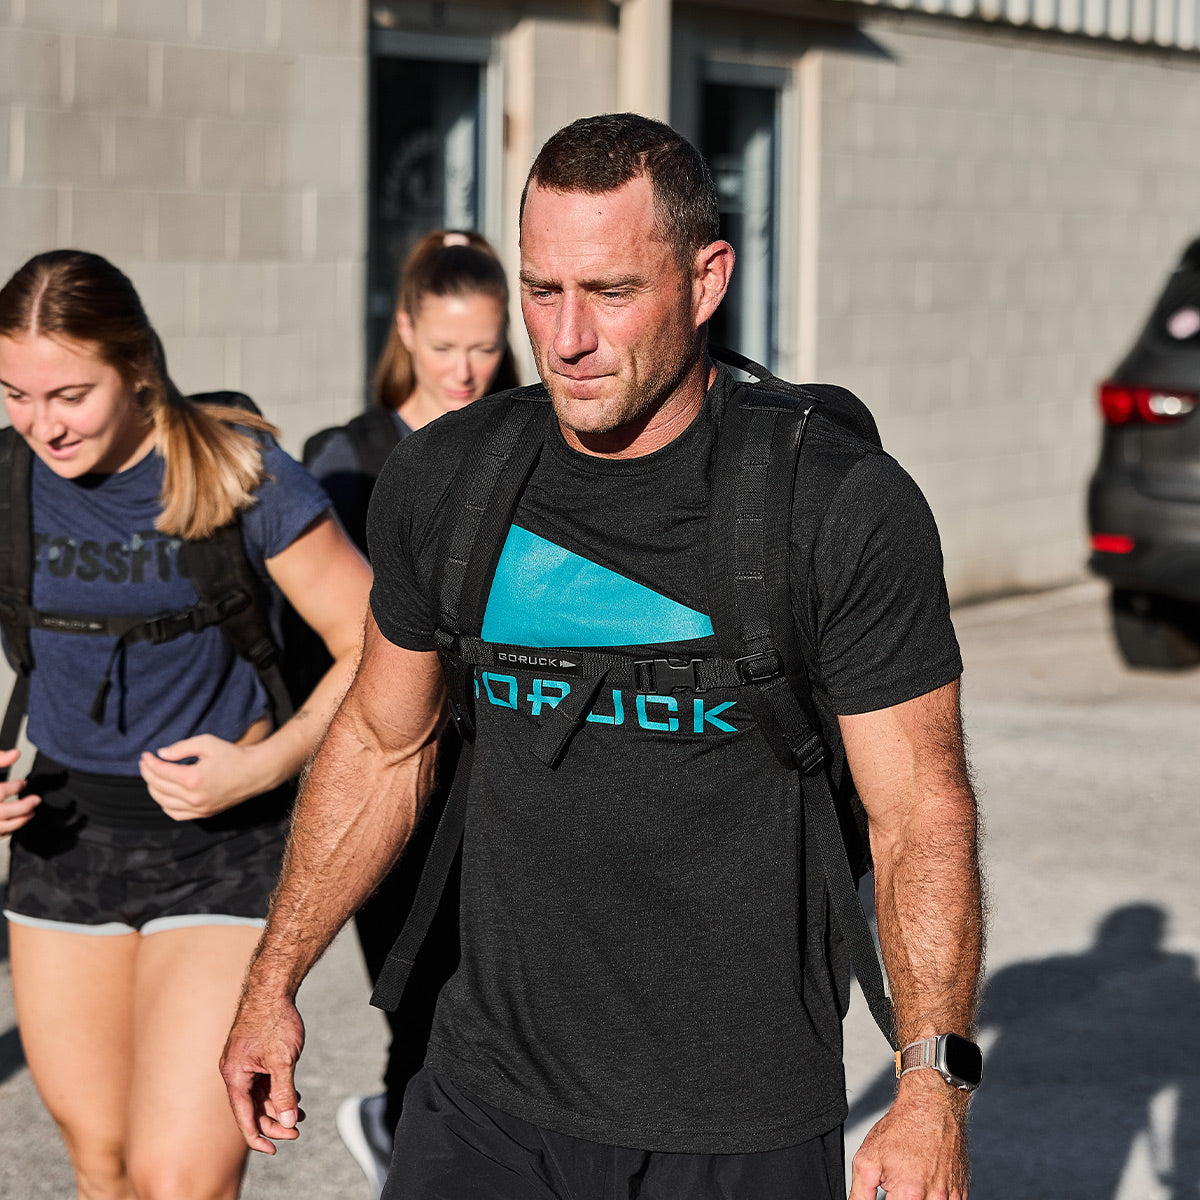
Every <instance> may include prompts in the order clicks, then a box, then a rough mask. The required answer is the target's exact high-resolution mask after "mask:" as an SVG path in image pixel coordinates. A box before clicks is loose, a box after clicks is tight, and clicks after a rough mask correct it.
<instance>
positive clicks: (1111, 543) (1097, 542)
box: [1091, 533, 1134, 554]
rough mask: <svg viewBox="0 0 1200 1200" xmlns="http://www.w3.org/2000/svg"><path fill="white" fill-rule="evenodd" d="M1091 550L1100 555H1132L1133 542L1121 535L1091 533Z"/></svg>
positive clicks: (1131, 539)
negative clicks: (1096, 551)
mask: <svg viewBox="0 0 1200 1200" xmlns="http://www.w3.org/2000/svg"><path fill="white" fill-rule="evenodd" d="M1091 541H1092V549H1093V550H1098V551H1099V552H1100V553H1101V554H1132V553H1133V547H1134V540H1133V538H1131V537H1128V536H1127V535H1126V534H1123V533H1093V534H1092V538H1091Z"/></svg>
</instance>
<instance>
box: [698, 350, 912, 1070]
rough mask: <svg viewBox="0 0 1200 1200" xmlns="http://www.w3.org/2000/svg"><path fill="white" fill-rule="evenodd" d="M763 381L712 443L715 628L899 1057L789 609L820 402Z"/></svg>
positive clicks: (728, 413)
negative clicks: (785, 772)
mask: <svg viewBox="0 0 1200 1200" xmlns="http://www.w3.org/2000/svg"><path fill="white" fill-rule="evenodd" d="M738 365H741V364H738ZM749 365H750V367H751V368H754V367H756V366H757V364H749ZM759 371H761V368H759V369H758V370H757V371H755V372H754V373H756V374H757V373H759ZM763 373H764V374H766V376H767V378H768V380H769V381H770V382H769V383H768V384H767V385H765V386H762V387H760V386H757V385H756V386H749V385H740V386H738V387H737V389H736V390H735V393H734V395H733V396H732V397H731V398H730V400H729V402H728V405H727V407H726V410H725V413H724V414H723V416H722V420H721V425H720V432H719V434H718V438H717V456H716V463H715V468H714V472H713V495H712V499H711V502H710V508H709V555H710V559H709V561H710V597H711V598H710V608H711V610H712V611H711V616H712V622H713V630H714V633H715V634H716V637H717V642H718V645H719V646H720V648H721V651H722V653H723V654H725V655H726V656H730V657H734V658H738V657H743V656H750V658H751V661H753V662H755V663H758V664H761V672H760V675H761V677H762V682H760V684H759V686H758V687H757V688H754V689H751V690H750V693H749V696H750V703H751V706H752V708H753V710H754V713H755V716H756V718H757V720H758V722H759V725H760V727H761V728H762V731H763V734H764V736H765V737H766V739H767V741H768V743H769V744H770V746H771V748H772V750H773V751H774V752H775V755H776V757H777V758H778V759H779V760H780V761H781V762H782V763H783V764H784V765H786V766H788V767H791V768H792V769H794V770H795V771H796V772H797V775H796V778H797V784H798V787H799V789H800V792H801V795H802V798H803V803H804V812H805V821H806V828H807V830H808V833H809V836H810V837H811V838H812V839H813V842H814V843H815V845H816V849H817V852H818V855H819V858H820V862H821V866H822V870H823V872H824V875H825V880H826V885H827V888H828V891H829V897H830V904H831V906H832V909H833V913H834V918H835V920H836V922H837V925H838V929H839V931H840V932H841V934H842V937H843V939H844V940H845V942H846V946H847V949H848V951H849V954H850V960H851V963H852V965H853V967H854V973H855V975H857V977H858V980H859V984H860V986H861V987H862V990H863V995H864V996H865V997H866V1000H867V1003H868V1005H869V1007H870V1009H871V1013H872V1015H873V1016H874V1017H875V1021H876V1023H877V1024H878V1025H879V1028H880V1029H881V1030H882V1032H883V1034H884V1036H885V1037H886V1038H887V1039H888V1042H889V1043H890V1044H891V1045H892V1047H893V1049H896V1048H898V1043H897V1036H896V1028H895V1014H894V1011H893V1009H892V1004H891V1001H890V999H889V998H888V995H887V991H886V988H885V985H884V981H883V974H882V971H881V969H880V963H879V955H878V952H877V951H876V948H875V941H874V937H873V936H872V933H871V929H870V926H869V925H868V923H867V919H866V914H865V913H864V912H863V909H862V905H861V904H860V902H859V899H858V890H857V887H856V884H855V879H854V875H853V872H852V871H851V866H850V861H849V858H848V857H847V851H846V844H845V839H844V836H843V832H842V826H841V822H840V819H839V816H838V811H837V806H836V804H835V801H834V797H833V791H832V788H831V785H830V781H829V776H828V772H827V770H826V756H827V752H826V747H825V741H824V738H823V736H822V734H821V727H820V721H819V718H818V716H817V712H816V708H815V705H814V703H813V699H812V689H811V684H810V681H809V678H808V672H807V669H806V667H805V664H804V657H803V654H802V652H801V649H800V639H799V636H798V634H797V631H796V625H795V618H794V616H793V612H792V606H791V584H790V549H791V520H792V499H793V496H794V492H795V480H796V471H797V467H798V463H799V459H800V449H801V446H802V444H803V440H804V434H805V430H806V429H807V427H808V422H809V419H810V417H811V415H812V412H813V409H814V406H815V405H817V404H819V403H821V401H820V400H819V399H818V398H817V397H816V396H815V395H813V394H812V393H811V392H810V391H809V390H808V389H805V388H799V387H796V386H794V385H791V386H788V387H787V390H786V391H783V390H776V389H775V388H774V387H773V386H772V385H773V384H774V382H775V380H774V377H773V376H771V375H770V374H769V372H763ZM839 390H840V389H839ZM847 395H849V393H847ZM855 399H856V398H855ZM863 408H864V411H865V406H863ZM868 415H869V414H868ZM872 427H873V422H872ZM780 666H782V667H783V670H782V672H781V671H780V670H779V668H780Z"/></svg>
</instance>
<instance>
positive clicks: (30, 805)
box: [0, 749, 42, 837]
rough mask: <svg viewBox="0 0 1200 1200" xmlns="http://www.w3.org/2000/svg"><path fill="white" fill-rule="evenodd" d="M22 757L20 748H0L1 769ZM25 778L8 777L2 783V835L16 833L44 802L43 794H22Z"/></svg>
mask: <svg viewBox="0 0 1200 1200" xmlns="http://www.w3.org/2000/svg"><path fill="white" fill-rule="evenodd" d="M20 757H21V752H20V751H19V750H16V749H14V750H0V770H4V769H5V768H7V767H11V766H12V765H13V764H14V763H15V762H16V761H17V759H18V758H20ZM24 786H25V780H24V779H8V780H6V781H5V782H4V783H0V837H5V836H6V835H8V834H10V833H15V832H16V831H17V830H18V829H20V828H21V826H22V825H24V824H26V823H27V822H28V821H29V819H30V818H31V817H32V816H33V810H34V809H35V808H37V806H38V805H39V804H41V802H42V798H41V796H22V795H21V789H22V788H23V787H24Z"/></svg>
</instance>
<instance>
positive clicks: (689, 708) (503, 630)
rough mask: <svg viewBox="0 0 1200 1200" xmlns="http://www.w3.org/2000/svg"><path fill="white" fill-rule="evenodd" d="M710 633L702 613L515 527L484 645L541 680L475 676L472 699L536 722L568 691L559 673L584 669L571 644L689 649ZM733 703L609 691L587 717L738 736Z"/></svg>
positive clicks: (491, 599)
mask: <svg viewBox="0 0 1200 1200" xmlns="http://www.w3.org/2000/svg"><path fill="white" fill-rule="evenodd" d="M712 631H713V630H712V621H711V620H709V618H708V617H707V616H705V614H704V613H701V612H697V611H696V610H695V609H692V608H688V607H687V606H686V605H683V604H680V603H678V602H677V601H675V600H671V599H670V598H669V597H667V596H663V595H660V594H659V593H658V592H655V591H654V590H653V589H651V588H648V587H645V586H644V585H642V584H640V583H635V582H634V581H633V580H632V579H627V578H625V576H623V575H620V574H618V573H617V572H616V571H612V570H610V569H609V568H607V567H603V566H600V565H599V564H598V563H595V562H592V561H591V560H590V559H587V558H584V557H582V556H581V555H578V554H575V553H573V552H571V551H569V550H564V549H563V548H562V547H561V546H557V545H555V544H554V543H553V542H550V541H547V540H546V539H545V538H541V537H538V536H537V535H536V534H533V533H530V532H529V531H528V530H526V529H522V528H521V527H520V526H519V525H513V526H512V527H511V528H510V529H509V531H508V536H507V538H506V539H505V542H504V549H503V551H502V552H501V555H500V561H499V563H498V564H497V566H496V574H495V577H494V578H493V580H492V586H491V590H490V592H489V593H488V602H487V608H486V610H485V612H484V618H483V631H482V632H483V639H484V641H487V642H492V643H499V644H500V645H499V646H498V648H497V651H496V658H497V661H498V662H499V663H504V664H508V665H511V666H512V668H513V669H514V670H520V671H521V672H522V674H524V673H525V672H527V671H531V670H532V671H536V672H538V674H537V675H536V676H535V677H534V679H533V680H532V682H531V683H529V684H528V685H524V684H522V683H521V682H520V681H519V680H518V677H517V676H516V675H515V674H508V673H506V672H503V671H498V670H489V671H480V672H477V674H476V677H475V696H476V701H477V702H486V703H488V704H492V705H495V706H496V707H498V708H507V709H512V710H514V711H517V712H524V713H527V714H528V715H529V716H531V717H540V716H542V715H543V714H544V712H545V710H546V709H547V708H554V707H556V706H557V705H558V704H560V703H561V702H562V700H563V699H564V698H565V697H566V696H568V695H569V694H570V692H571V686H572V684H571V680H570V678H562V676H563V675H566V676H571V675H576V676H577V675H578V674H579V672H580V670H581V668H580V665H579V664H578V663H577V662H575V661H574V660H573V659H571V657H570V647H572V646H580V647H582V646H594V647H595V646H645V645H655V644H662V643H667V642H684V641H691V640H694V639H699V638H705V637H711V635H712ZM550 647H554V649H552V650H551V649H549V648H550ZM543 672H544V674H543ZM735 703H736V702H735V701H733V700H725V701H721V702H716V703H714V702H712V701H709V700H706V699H704V698H703V697H700V696H690V697H689V696H685V695H648V694H644V693H641V692H634V691H629V690H627V689H621V688H607V689H602V690H601V692H600V693H599V695H598V696H597V698H596V700H595V701H594V702H593V704H592V705H591V708H590V710H589V711H588V714H587V717H586V720H587V721H589V722H591V723H593V724H597V725H614V726H622V725H630V726H636V727H637V728H640V729H644V730H648V731H652V732H656V733H678V732H681V731H685V732H690V733H693V734H714V733H737V732H738V729H737V727H736V726H735V725H733V724H731V723H730V721H729V719H728V714H729V712H730V710H731V709H733V708H734V706H735Z"/></svg>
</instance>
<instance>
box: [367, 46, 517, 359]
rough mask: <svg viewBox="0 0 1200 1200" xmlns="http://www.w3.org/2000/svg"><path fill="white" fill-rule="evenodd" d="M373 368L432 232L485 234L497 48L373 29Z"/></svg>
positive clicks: (370, 315)
mask: <svg viewBox="0 0 1200 1200" xmlns="http://www.w3.org/2000/svg"><path fill="white" fill-rule="evenodd" d="M371 50H372V55H371V83H370V89H371V90H370V220H369V231H368V247H367V364H368V370H369V371H370V370H372V369H373V368H374V364H375V361H376V360H377V358H378V357H379V352H380V350H381V349H382V348H383V344H384V341H385V339H386V338H387V333H388V328H389V326H390V324H391V320H392V313H393V309H394V304H395V294H396V283H397V281H398V279H399V275H400V267H401V266H402V265H403V263H404V259H405V256H406V255H407V254H408V252H409V250H410V249H411V248H412V246H413V244H414V243H415V242H417V241H418V240H419V239H420V238H421V237H423V236H424V235H425V234H426V233H428V232H429V231H430V230H433V229H443V228H455V229H484V230H485V232H486V226H487V225H488V224H489V221H488V216H489V212H488V204H487V195H486V184H487V178H486V176H487V171H486V169H485V168H486V164H487V156H488V145H489V142H492V141H494V142H495V143H496V144H498V141H499V139H498V138H495V139H493V138H492V136H491V135H492V132H493V131H492V130H490V128H489V126H488V118H489V111H490V110H489V106H488V97H489V94H490V93H492V92H495V91H498V89H497V88H495V87H494V86H493V83H494V81H493V79H492V70H493V69H492V68H491V67H490V65H489V59H490V55H491V43H490V42H489V41H487V40H486V39H470V38H460V39H439V38H431V37H427V36H422V35H414V34H404V33H398V32H395V31H391V30H388V31H375V32H374V33H373V35H372V40H371Z"/></svg>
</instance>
